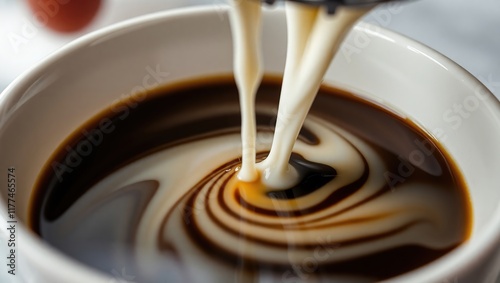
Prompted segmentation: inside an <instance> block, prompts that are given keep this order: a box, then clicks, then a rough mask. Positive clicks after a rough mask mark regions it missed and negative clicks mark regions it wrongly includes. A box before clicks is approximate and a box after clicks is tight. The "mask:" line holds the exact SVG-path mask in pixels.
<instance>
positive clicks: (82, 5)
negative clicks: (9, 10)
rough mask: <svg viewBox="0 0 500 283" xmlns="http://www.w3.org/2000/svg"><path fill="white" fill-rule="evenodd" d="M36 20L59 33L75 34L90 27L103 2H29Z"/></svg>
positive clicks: (82, 0) (73, 0)
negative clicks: (87, 26)
mask: <svg viewBox="0 0 500 283" xmlns="http://www.w3.org/2000/svg"><path fill="white" fill-rule="evenodd" d="M28 3H29V6H30V7H31V9H32V10H33V13H34V16H35V18H36V19H37V20H38V21H40V22H41V23H42V24H44V25H45V26H47V27H49V28H51V29H53V30H55V31H58V32H65V33H69V32H74V31H78V30H80V29H82V28H84V27H85V26H86V25H88V24H89V23H90V22H91V21H92V19H94V17H95V15H96V14H97V12H98V10H99V7H100V6H101V0H28Z"/></svg>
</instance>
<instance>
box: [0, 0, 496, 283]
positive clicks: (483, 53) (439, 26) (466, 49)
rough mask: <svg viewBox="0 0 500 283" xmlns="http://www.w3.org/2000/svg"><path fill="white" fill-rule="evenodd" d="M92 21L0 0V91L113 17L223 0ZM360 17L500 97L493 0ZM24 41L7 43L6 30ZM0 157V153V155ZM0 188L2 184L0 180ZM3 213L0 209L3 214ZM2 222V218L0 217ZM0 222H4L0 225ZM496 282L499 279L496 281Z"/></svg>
mask: <svg viewBox="0 0 500 283" xmlns="http://www.w3.org/2000/svg"><path fill="white" fill-rule="evenodd" d="M103 2H104V5H103V7H102V9H101V11H100V13H99V14H98V16H97V18H96V19H95V21H94V22H93V23H92V24H91V25H90V26H89V27H87V28H86V29H85V30H84V31H82V32H79V33H77V34H72V35H61V34H57V33H53V32H51V31H48V30H45V29H43V28H41V27H38V28H37V29H36V31H35V32H31V33H29V34H28V35H29V36H26V35H23V29H25V28H26V25H30V24H31V25H33V18H32V15H31V14H30V13H29V11H28V9H27V8H26V6H25V4H24V1H22V0H0V91H1V90H3V89H4V88H5V87H6V86H7V85H8V84H9V83H10V82H11V81H12V80H13V79H15V78H16V77H17V76H18V75H19V74H21V73H22V72H23V71H25V70H27V69H29V68H30V67H32V66H33V65H35V64H36V63H37V62H38V61H39V60H41V59H43V58H44V57H45V56H47V55H48V54H50V53H51V52H54V51H55V50H57V49H58V48H60V47H61V46H63V45H64V44H65V43H67V42H69V41H71V40H73V39H74V38H76V37H78V36H81V35H82V34H85V33H87V32H90V31H92V30H95V29H97V28H100V27H103V26H106V25H109V24H112V23H114V22H117V21H120V20H123V19H127V18H130V17H134V16H138V15H141V14H146V13H150V12H155V11H161V10H164V9H169V8H174V7H179V6H190V5H199V4H207V5H213V6H214V8H216V7H220V5H223V3H224V0H103ZM365 21H367V22H370V23H375V24H378V25H381V26H383V27H385V28H388V29H391V30H394V31H397V32H399V33H402V34H404V35H407V36H409V37H411V38H414V39H416V40H418V41H420V42H423V43H424V44H426V45H428V46H430V47H432V48H434V49H436V50H437V51H439V52H441V53H443V54H444V55H446V56H448V57H449V58H451V59H452V60H454V61H455V62H457V63H458V64H460V65H461V66H463V67H464V68H465V69H467V70H468V71H469V72H471V73H472V74H473V75H474V76H476V77H478V78H479V79H480V80H481V81H482V82H483V83H484V84H485V85H486V86H487V87H488V88H489V89H490V90H491V91H492V92H493V93H494V94H495V95H496V96H497V97H500V1H499V0H417V1H406V2H405V3H404V4H403V5H402V7H401V9H398V11H397V13H388V12H387V10H384V8H383V7H382V8H380V9H378V10H375V11H374V12H372V13H371V14H370V15H368V17H366V18H365ZM13 34H16V35H22V36H24V37H25V38H26V39H27V40H28V42H27V43H26V44H22V45H19V46H15V45H14V44H12V42H11V40H10V38H12V35H13ZM0 158H1V157H0ZM0 188H2V190H3V188H4V187H3V186H1V185H0ZM3 214H4V212H2V213H1V215H3ZM0 221H1V222H2V223H5V221H2V220H1V219H0ZM0 227H2V228H3V227H4V226H3V224H0ZM4 230H5V229H2V232H0V257H1V258H5V257H4V254H5V251H6V243H5V240H4V238H3V237H2V236H3V235H2V233H3V232H5V231H4ZM4 261H5V260H2V259H0V282H23V281H22V280H21V277H20V276H16V277H13V276H8V275H7V271H6V265H5V264H4V263H3V262H4ZM498 282H499V283H500V280H499V281H498Z"/></svg>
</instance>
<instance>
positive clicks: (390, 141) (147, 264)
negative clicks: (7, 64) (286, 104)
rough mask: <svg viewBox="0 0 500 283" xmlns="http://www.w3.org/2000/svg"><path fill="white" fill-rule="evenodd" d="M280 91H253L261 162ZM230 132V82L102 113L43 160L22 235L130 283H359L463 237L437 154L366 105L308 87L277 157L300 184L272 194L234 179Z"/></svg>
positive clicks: (454, 192)
mask: <svg viewBox="0 0 500 283" xmlns="http://www.w3.org/2000/svg"><path fill="white" fill-rule="evenodd" d="M279 90H280V81H279V80H276V79H270V78H267V79H266V80H265V81H264V82H263V84H262V86H261V88H260V91H259V93H258V95H257V107H256V109H257V123H258V130H259V135H258V138H257V141H258V146H257V149H258V150H259V152H260V153H259V156H258V159H260V160H262V159H264V158H265V157H266V155H267V153H268V150H269V147H270V143H271V141H272V132H273V127H274V124H275V122H276V108H277V102H278V95H279ZM239 131H240V113H239V104H238V93H237V89H236V87H235V85H234V82H233V80H232V78H229V77H227V78H216V79H211V80H203V81H202V80H200V81H190V82H188V83H183V84H178V85H175V86H170V87H168V88H164V89H160V90H156V91H154V92H151V93H148V95H147V98H146V99H145V100H144V101H142V102H141V103H139V104H136V103H135V102H134V103H131V102H130V101H125V102H123V103H122V104H119V105H114V106H113V107H111V108H110V109H108V110H106V111H104V112H103V113H101V114H100V115H98V116H97V117H95V118H93V119H92V120H91V121H89V122H88V123H87V124H85V125H83V126H82V127H81V128H80V129H78V131H76V132H75V133H74V134H73V135H72V136H70V137H69V138H68V139H67V142H65V143H64V144H62V145H61V146H60V148H59V149H58V151H57V152H56V153H55V154H54V155H53V159H52V160H49V162H48V163H47V166H46V168H45V169H44V171H43V172H42V173H41V175H40V178H39V181H38V183H37V187H36V188H35V192H36V194H35V196H34V197H33V202H32V211H31V227H32V229H33V230H34V231H35V232H36V233H38V234H39V235H40V236H41V237H42V238H43V239H44V240H45V241H47V242H48V243H50V244H51V245H52V246H54V247H55V248H58V249H60V250H61V251H62V252H64V253H66V254H67V255H69V256H70V257H73V258H75V259H77V260H79V261H81V262H84V263H85V264H87V265H90V266H92V267H94V268H96V269H99V270H101V271H103V272H105V273H110V274H111V275H112V276H113V275H114V276H116V273H117V272H118V273H119V274H121V272H122V271H123V270H125V273H126V274H127V275H130V276H131V277H133V279H134V281H135V282H235V281H237V282H257V281H262V282H268V281H273V282H274V281H276V282H301V281H307V282H371V281H374V280H382V279H387V278H390V277H394V276H397V275H400V274H403V273H406V272H408V271H411V270H413V269H416V268H419V267H421V266H423V265H426V264H428V263H430V262H432V261H434V260H436V259H438V258H439V257H441V256H443V255H444V254H446V253H448V252H449V251H451V250H452V249H454V248H456V247H457V246H458V245H460V244H461V243H463V242H464V241H465V240H466V239H467V238H468V237H469V233H470V227H471V221H472V220H471V209H470V203H469V200H468V195H467V190H466V187H465V184H464V182H463V179H462V176H461V174H460V172H459V170H458V169H457V167H456V165H455V164H454V163H453V161H452V159H451V158H450V156H448V154H447V153H446V152H445V151H443V150H442V149H441V147H440V145H439V144H438V143H436V141H434V140H433V139H432V138H431V137H429V136H428V135H427V134H426V133H425V132H424V131H423V130H422V129H420V128H419V127H417V126H416V125H415V124H414V123H412V122H411V121H409V120H406V119H403V118H401V117H398V116H397V115H395V114H394V113H392V112H390V111H388V110H386V109H385V108H383V107H381V106H379V105H377V104H374V103H372V102H369V101H366V100H363V99H362V98H360V97H357V96H355V95H352V94H350V93H346V92H344V91H340V90H338V89H333V88H329V87H322V88H321V90H320V92H319V94H318V96H317V98H316V100H315V102H314V104H313V106H312V108H311V111H310V113H309V116H308V119H307V121H306V123H305V125H304V127H303V129H302V132H301V134H300V137H299V140H298V142H297V144H296V147H295V150H294V154H293V155H292V158H291V160H290V163H291V165H292V166H293V167H294V168H295V169H296V170H297V171H298V172H299V174H300V176H301V178H300V179H301V182H299V183H298V184H296V185H294V186H292V187H290V188H287V189H284V190H271V191H269V190H265V189H263V188H261V187H259V186H258V185H255V184H245V183H241V182H238V180H237V178H235V175H236V173H237V171H238V169H239V167H238V166H239V164H240V159H239V157H240V154H241V144H240V132H239ZM125 279H126V278H125ZM131 279H132V278H131Z"/></svg>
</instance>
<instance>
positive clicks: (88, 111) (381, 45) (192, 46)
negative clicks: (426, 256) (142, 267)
mask: <svg viewBox="0 0 500 283" xmlns="http://www.w3.org/2000/svg"><path fill="white" fill-rule="evenodd" d="M264 24H265V28H264V40H263V48H264V54H265V58H264V60H265V63H266V72H267V73H272V74H279V73H281V72H282V70H283V66H284V58H285V52H284V50H285V47H286V32H285V31H286V27H285V21H284V15H283V13H281V12H279V11H275V12H269V13H266V17H265V21H264ZM231 72H232V43H231V34H230V29H229V21H228V19H227V16H226V12H225V11H223V10H221V9H214V8H212V7H209V8H195V9H184V10H178V11H169V12H164V13H159V14H156V15H152V16H146V17H142V18H140V19H137V20H132V21H129V22H127V23H124V24H120V25H118V26H115V27H111V28H108V29H105V30H103V31H100V32H97V33H95V34H93V35H90V36H87V37H84V38H82V39H80V40H78V41H77V42H74V43H72V44H70V45H69V46H68V47H66V48H65V49H63V50H62V51H60V52H58V53H57V54H56V55H54V56H52V57H51V58H49V59H48V60H46V61H45V62H44V63H43V64H41V65H40V66H38V67H37V68H35V69H34V70H32V71H30V72H28V73H27V74H25V75H24V76H22V77H21V78H20V79H18V80H16V82H15V83H14V84H12V85H11V86H10V87H9V88H8V89H7V90H6V91H5V92H4V93H3V94H2V96H1V97H0V152H1V156H2V158H1V159H0V168H7V167H11V166H14V167H16V168H17V174H18V176H19V177H18V184H17V187H18V191H17V195H16V203H17V215H18V218H19V220H21V221H23V222H24V221H26V218H27V213H28V207H29V205H28V203H29V200H30V197H31V195H32V188H33V185H34V183H35V181H36V179H37V177H38V175H39V173H40V170H41V168H42V167H43V166H44V165H45V163H46V162H47V160H48V159H49V157H50V156H51V154H52V153H53V152H54V150H55V149H56V148H57V147H58V146H59V145H60V144H61V143H62V142H63V141H64V139H65V138H67V137H68V136H69V135H70V134H71V133H72V132H73V131H74V130H75V129H76V128H77V127H78V126H80V125H81V124H83V123H84V122H85V121H87V120H88V119H89V118H90V117H92V116H94V115H95V114H97V113H99V112H100V111H102V110H104V109H105V108H107V107H108V106H109V105H111V104H113V103H115V102H117V101H119V100H121V99H123V98H124V97H126V96H129V95H132V94H133V93H136V92H137V91H140V90H142V89H143V88H148V87H151V86H153V85H164V84H168V83H169V82H174V81H178V80H184V79H188V78H194V77H204V76H213V75H218V74H229V73H231ZM167 73H168V74H167ZM325 81H326V83H328V84H333V85H337V86H340V87H342V88H345V89H348V90H351V91H353V92H354V93H357V94H360V95H364V96H367V97H368V98H370V99H373V100H376V101H378V102H381V103H384V104H386V105H388V106H390V107H392V108H393V109H394V110H395V111H397V112H399V113H404V115H406V116H407V117H409V118H410V119H411V120H413V121H415V122H416V123H418V124H420V125H422V127H424V128H425V129H426V130H428V131H429V132H430V133H431V134H433V135H434V136H436V138H437V139H438V140H440V141H441V142H442V144H443V145H444V147H445V148H446V149H447V150H448V151H449V153H450V154H451V155H452V156H453V158H454V159H455V161H456V162H457V163H458V165H459V168H460V169H461V170H462V173H463V174H464V177H465V180H466V182H467V184H468V185H469V188H470V197H471V200H472V203H473V210H474V227H473V234H474V237H473V239H472V240H471V241H470V242H469V243H468V244H467V245H465V246H464V247H463V248H460V249H458V250H457V251H454V252H453V253H452V254H453V255H452V256H445V257H444V258H443V259H440V260H438V262H437V263H436V264H433V265H430V266H427V267H424V268H422V269H421V270H420V271H416V272H412V273H413V275H409V276H404V277H402V278H401V280H403V279H404V280H405V282H427V281H426V279H431V278H432V279H436V278H440V277H446V276H449V274H452V273H453V272H457V270H459V269H460V268H464V267H465V266H467V265H468V261H470V260H473V258H479V257H481V256H483V255H484V253H485V252H486V251H487V249H488V247H489V248H491V244H492V243H493V242H494V241H495V240H497V241H498V238H499V234H500V211H499V201H498V200H499V199H500V190H499V189H498V188H497V185H498V184H500V174H497V172H496V169H497V168H498V165H499V164H500V151H498V150H497V145H498V144H500V105H499V103H498V101H497V100H496V99H495V98H494V96H493V95H491V94H490V93H489V92H488V91H487V90H486V89H485V88H484V87H483V86H482V85H480V83H479V82H478V81H476V80H475V79H474V78H473V77H471V76H470V75H469V74H468V73H467V72H465V71H464V70H462V69H461V68H460V67H459V66H457V65H456V64H454V63H452V62H451V61H449V60H448V59H446V58H445V57H443V56H442V55H439V54H437V53H436V52H434V51H432V50H430V49H428V48H426V47H424V46H422V45H420V44H418V43H416V42H413V41H411V40H408V39H406V38H404V37H402V36H399V35H396V34H393V33H391V32H388V31H385V30H382V29H380V28H376V27H374V26H370V25H363V24H362V25H358V26H357V27H356V28H355V30H354V31H353V32H352V33H351V34H350V36H349V37H348V39H347V40H346V42H345V44H344V48H343V49H342V50H341V52H340V53H339V54H338V55H337V57H336V58H335V60H334V62H333V64H332V66H331V68H330V70H329V72H328V74H327V76H326V80H325ZM455 105H462V109H464V111H465V113H466V114H468V115H463V113H462V114H460V113H457V112H455V111H454V107H455ZM139 107H140V106H139ZM165 111H168V109H166V110H165ZM450 111H451V112H450ZM353 115H355V113H353ZM457 115H458V116H457ZM460 115H462V116H460ZM457 117H460V122H461V123H460V125H459V126H457V125H458V120H457V119H458V118H457ZM4 175H5V174H2V176H1V177H0V183H2V184H5V183H6V180H5V177H6V176H4ZM0 209H1V210H2V211H6V210H7V209H6V204H5V196H4V195H3V194H2V202H1V206H0ZM19 233H20V234H21V236H22V237H23V239H24V245H25V246H24V247H22V248H20V249H25V250H26V251H28V250H29V249H31V250H32V249H39V250H40V253H37V254H31V255H30V254H29V253H26V254H27V255H26V256H25V257H26V260H27V261H29V262H31V264H34V265H37V266H38V267H37V268H38V269H41V270H43V271H41V272H42V273H43V276H46V277H47V278H51V280H52V281H50V282H69V281H67V280H68V278H69V279H70V280H71V282H100V281H99V280H106V278H105V277H101V276H100V275H97V274H94V273H93V272H91V271H90V269H87V268H85V267H83V266H81V265H79V264H76V263H75V262H73V261H70V260H68V259H67V258H66V257H64V256H62V255H61V254H60V253H58V252H56V251H54V250H52V249H50V248H48V247H46V246H43V244H42V242H41V241H40V240H39V239H37V238H36V237H34V236H33V234H32V233H31V232H29V231H28V230H27V229H24V228H22V229H21V230H20V231H19ZM21 251H22V250H21ZM388 268H390V267H388ZM51 269H54V270H52V271H51ZM61 270H63V271H61ZM75 272H78V274H80V275H79V276H75ZM413 276H415V277H413ZM89 280H92V281H89ZM406 280H408V281H406Z"/></svg>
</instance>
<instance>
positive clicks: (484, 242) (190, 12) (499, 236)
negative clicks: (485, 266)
mask: <svg viewBox="0 0 500 283" xmlns="http://www.w3.org/2000/svg"><path fill="white" fill-rule="evenodd" d="M221 12H223V13H224V15H225V16H226V15H227V12H228V8H227V7H224V8H222V9H221V8H218V9H217V11H215V9H214V7H213V5H201V6H194V7H184V8H177V9H172V10H166V11H160V12H156V13H152V14H147V15H143V16H139V17H136V18H133V19H129V20H126V21H123V22H120V23H117V24H113V25H111V26H108V27H105V28H102V29H99V30H97V31H94V32H91V33H89V34H86V35H84V36H82V37H80V38H78V39H75V40H74V41H72V42H70V43H68V44H66V45H65V46H63V47H62V48H60V49H59V50H57V51H56V52H54V53H53V54H51V55H49V56H48V57H46V58H44V59H43V60H42V61H40V62H39V63H37V64H36V65H35V66H33V67H31V68H30V69H28V70H26V71H24V72H23V73H22V74H21V75H20V76H18V77H17V78H16V79H15V80H14V81H13V82H11V83H10V84H9V85H8V87H7V88H6V89H5V90H4V91H3V92H2V93H1V94H0V111H5V110H6V109H3V108H4V107H6V108H7V109H8V110H11V108H12V107H13V106H15V103H16V101H17V100H18V99H20V98H21V97H22V95H23V93H24V91H25V90H26V89H27V87H29V85H30V84H31V83H32V82H33V81H34V79H35V78H37V77H38V76H39V74H40V73H42V72H43V71H44V70H48V69H50V68H51V66H52V65H53V64H54V63H55V62H57V61H58V60H59V59H61V58H64V57H67V56H74V55H75V53H78V50H80V49H82V48H84V47H86V46H91V45H93V44H96V43H99V42H101V41H106V40H110V39H111V38H113V37H114V36H116V35H117V34H121V33H127V32H128V31H130V30H131V29H134V28H139V27H146V26H148V25H155V24H158V23H161V22H163V21H175V19H176V18H181V17H192V18H195V17H196V16H197V15H208V14H213V13H221ZM267 12H268V13H282V9H277V10H275V11H267ZM370 27H374V25H372V24H368V23H358V24H357V25H356V26H355V28H354V30H355V31H369V32H370V33H372V34H373V35H374V36H378V37H380V38H382V39H385V40H389V39H390V41H392V42H393V43H394V44H397V45H403V46H409V45H411V46H413V47H416V48H417V49H418V50H420V51H421V52H422V54H423V55H424V56H426V57H428V58H429V59H431V60H433V61H435V63H437V64H440V65H442V66H445V67H447V68H449V69H450V73H451V74H452V75H453V76H458V77H459V78H460V79H461V81H462V83H464V85H465V86H468V87H471V88H474V87H476V88H477V87H480V88H482V90H483V91H484V93H487V95H488V97H489V98H492V99H491V100H492V101H495V105H494V106H493V107H496V110H498V111H496V112H497V115H498V116H499V117H500V101H499V100H498V99H497V97H496V96H495V95H493V94H492V93H491V92H490V91H489V90H488V89H487V88H486V87H485V86H484V85H483V84H482V83H481V82H480V81H479V80H478V79H477V78H476V77H474V76H473V75H472V74H471V73H470V72H468V71H467V70H465V69H464V68H463V67H461V66H460V65H458V64H457V63H455V62H454V61H452V60H451V59H450V58H448V57H446V56H445V55H443V54H441V53H439V52H437V51H436V50H434V49H432V48H430V47H428V46H426V45H425V44H423V43H420V42H418V41H415V40H413V39H410V38H408V37H406V36H404V35H402V34H399V33H397V32H393V31H389V30H387V29H385V28H383V27H377V28H376V31H375V32H374V29H373V28H370ZM4 119H8V115H7V117H6V116H5V115H2V116H0V124H1V122H2V120H4ZM0 200H1V201H0V209H1V210H2V211H6V206H5V203H4V200H5V198H4V196H3V195H1V196H0ZM488 223H489V224H490V225H488V227H485V228H484V230H483V231H482V232H483V233H481V234H477V235H474V240H473V243H470V242H469V243H466V244H464V245H462V246H460V247H458V248H456V249H455V250H453V251H451V252H450V253H448V254H447V255H450V254H453V255H454V256H448V257H447V258H446V259H445V260H443V261H440V262H433V263H431V265H432V268H430V267H421V268H419V269H417V270H413V271H410V272H408V273H407V274H403V275H400V276H397V277H394V278H390V279H388V280H387V281H388V282H399V281H401V280H403V281H405V282H422V281H429V280H436V279H438V278H449V277H450V276H453V274H461V273H463V272H464V271H466V270H467V269H468V268H470V265H471V262H474V261H475V260H478V259H479V258H481V257H483V256H484V255H485V254H488V253H490V252H491V251H490V250H489V249H490V248H491V246H492V245H494V244H495V243H498V242H500V204H499V206H498V207H497V208H496V211H495V213H494V215H492V217H491V219H489V220H488ZM18 230H19V233H20V236H21V237H22V238H23V241H24V243H23V245H25V247H24V248H23V250H32V249H37V250H38V252H36V253H29V256H30V257H31V260H33V261H35V262H36V264H37V265H38V266H39V267H41V268H42V269H43V270H44V271H46V272H48V273H54V274H55V273H57V274H58V275H62V274H65V275H63V276H66V277H67V278H71V279H72V280H74V279H75V276H74V274H75V273H76V274H80V276H81V277H80V278H79V279H78V280H82V282H86V281H88V280H93V282H106V280H107V281H109V279H110V278H111V277H110V276H109V275H105V274H103V273H101V272H100V271H98V270H95V269H93V268H90V267H88V266H86V265H84V264H82V263H79V262H78V261H76V260H74V259H72V258H70V257H68V256H66V255H64V254H62V253H61V252H59V251H58V250H57V249H55V248H52V247H50V246H49V245H47V244H46V243H45V242H43V240H42V239H40V238H39V237H38V236H37V235H35V234H34V233H33V232H32V231H31V230H30V229H29V228H27V227H25V225H24V223H23V224H21V225H19V227H18ZM27 254H28V253H24V255H25V256H26V255H27ZM447 255H445V256H447ZM54 266H58V268H57V269H58V270H57V271H55V270H54ZM443 266H446V268H443ZM83 276H85V278H83Z"/></svg>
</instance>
